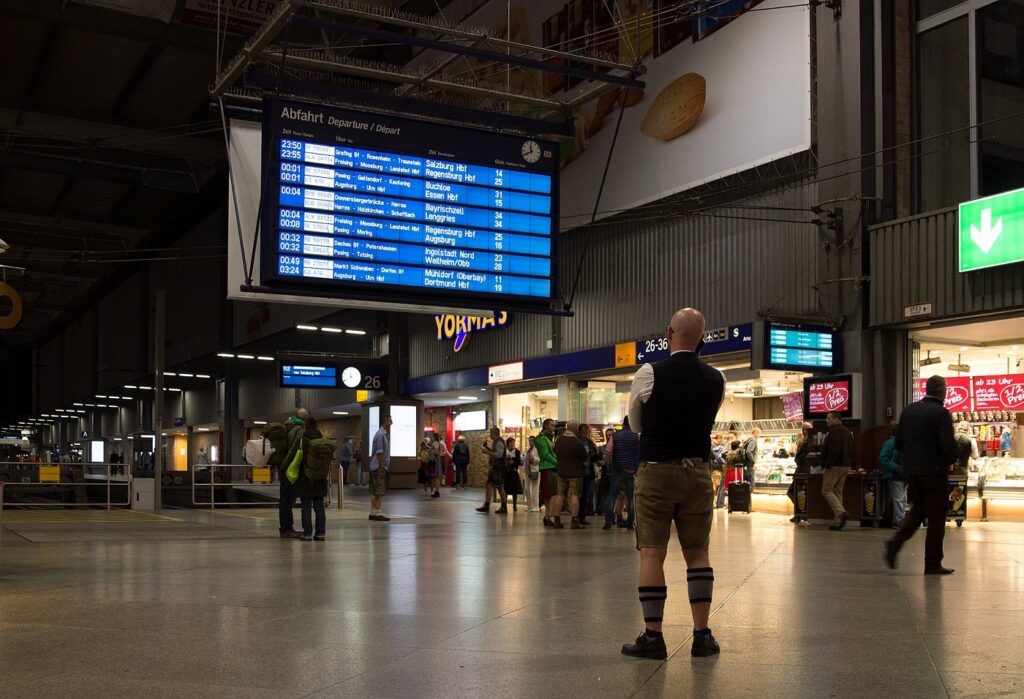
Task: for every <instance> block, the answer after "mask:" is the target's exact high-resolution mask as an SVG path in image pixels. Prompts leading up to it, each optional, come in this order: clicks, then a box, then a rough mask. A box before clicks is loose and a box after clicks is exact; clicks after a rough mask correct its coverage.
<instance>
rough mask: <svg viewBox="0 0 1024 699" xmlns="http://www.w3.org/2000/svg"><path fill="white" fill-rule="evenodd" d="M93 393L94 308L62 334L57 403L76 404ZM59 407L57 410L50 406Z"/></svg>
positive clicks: (94, 384)
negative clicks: (61, 370)
mask: <svg viewBox="0 0 1024 699" xmlns="http://www.w3.org/2000/svg"><path fill="white" fill-rule="evenodd" d="M95 390H96V307H95V306H93V307H92V308H90V309H89V310H87V311H85V313H83V314H82V315H81V316H79V318H78V319H77V320H76V321H74V322H73V323H71V324H70V325H69V326H68V327H67V328H66V329H65V330H64V392H63V395H62V396H61V399H60V400H61V402H62V403H67V402H71V401H73V400H78V399H79V398H80V397H81V396H89V395H90V394H91V393H92V392H93V391H95ZM52 407H61V406H57V405H55V406H52Z"/></svg>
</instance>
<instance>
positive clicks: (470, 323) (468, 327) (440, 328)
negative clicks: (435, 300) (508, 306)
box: [434, 311, 510, 352]
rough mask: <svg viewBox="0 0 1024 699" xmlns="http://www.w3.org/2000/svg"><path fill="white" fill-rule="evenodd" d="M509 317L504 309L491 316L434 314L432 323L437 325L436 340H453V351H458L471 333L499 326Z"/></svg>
mask: <svg viewBox="0 0 1024 699" xmlns="http://www.w3.org/2000/svg"><path fill="white" fill-rule="evenodd" d="M509 319H510V317H509V314H508V313H507V312H505V311H500V312H498V313H496V314H495V315H493V316H485V317H484V316H457V315H451V314H448V315H439V316H434V323H435V324H436V325H437V340H438V342H440V341H441V340H451V339H454V340H455V351H456V352H458V351H460V350H461V349H462V348H463V347H465V346H466V340H468V339H469V336H470V335H471V334H472V333H475V332H480V331H482V330H490V329H492V328H500V327H504V326H505V325H508V321H509Z"/></svg>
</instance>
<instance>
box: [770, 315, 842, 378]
mask: <svg viewBox="0 0 1024 699" xmlns="http://www.w3.org/2000/svg"><path fill="white" fill-rule="evenodd" d="M838 337H839V335H838V332H837V331H836V329H835V328H832V327H831V326H828V325H810V324H805V323H784V322H777V321H768V322H766V323H765V368H766V369H796V370H800V369H809V370H832V369H836V368H838V366H837V365H838V361H837V360H838V354H839V352H838V349H839V348H838V346H837V345H838Z"/></svg>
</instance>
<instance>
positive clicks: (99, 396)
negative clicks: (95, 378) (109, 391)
mask: <svg viewBox="0 0 1024 699" xmlns="http://www.w3.org/2000/svg"><path fill="white" fill-rule="evenodd" d="M96 397H97V398H99V399H100V400H106V399H107V397H106V396H101V395H97V396H96Z"/></svg>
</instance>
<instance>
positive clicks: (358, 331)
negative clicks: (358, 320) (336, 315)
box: [345, 330, 366, 335]
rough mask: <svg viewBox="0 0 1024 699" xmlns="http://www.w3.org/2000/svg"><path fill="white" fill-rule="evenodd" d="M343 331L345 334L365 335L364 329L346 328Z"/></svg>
mask: <svg viewBox="0 0 1024 699" xmlns="http://www.w3.org/2000/svg"><path fill="white" fill-rule="evenodd" d="M345 333H346V334H347V335H365V334H366V331H365V330H346V331H345Z"/></svg>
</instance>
